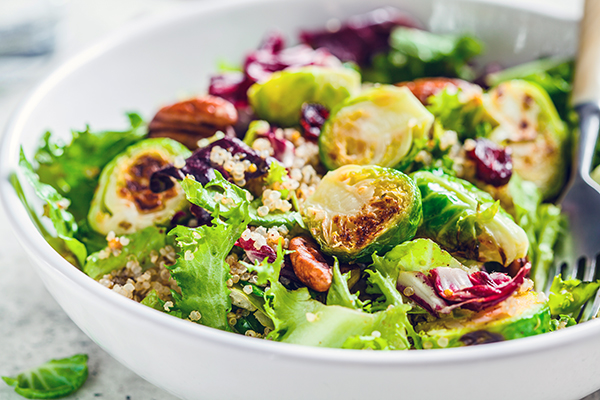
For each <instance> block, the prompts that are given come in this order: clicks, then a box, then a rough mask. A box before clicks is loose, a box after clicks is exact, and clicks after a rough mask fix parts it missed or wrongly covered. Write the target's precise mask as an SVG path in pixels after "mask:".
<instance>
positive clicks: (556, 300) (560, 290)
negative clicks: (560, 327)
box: [548, 275, 600, 317]
mask: <svg viewBox="0 0 600 400" xmlns="http://www.w3.org/2000/svg"><path fill="white" fill-rule="evenodd" d="M599 287H600V281H595V282H582V281H580V280H579V279H565V280H563V279H562V278H561V276H560V275H558V276H555V277H554V281H552V286H551V287H550V295H549V296H548V297H549V300H548V305H549V306H550V312H551V313H552V315H553V316H558V315H573V316H574V317H577V314H578V313H579V310H581V306H583V305H584V304H585V303H586V302H587V301H588V300H589V299H591V298H592V296H594V294H596V292H597V291H598V288H599Z"/></svg>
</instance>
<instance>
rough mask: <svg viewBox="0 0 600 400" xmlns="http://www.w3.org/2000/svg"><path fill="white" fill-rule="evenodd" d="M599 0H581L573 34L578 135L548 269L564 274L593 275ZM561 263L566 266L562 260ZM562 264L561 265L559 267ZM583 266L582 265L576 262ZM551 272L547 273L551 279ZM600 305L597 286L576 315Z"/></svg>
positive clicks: (597, 210)
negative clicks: (560, 242) (562, 225)
mask: <svg viewBox="0 0 600 400" xmlns="http://www.w3.org/2000/svg"><path fill="white" fill-rule="evenodd" d="M598 21H600V1H598V0H586V2H585V7H584V15H583V19H582V21H581V30H580V35H579V52H578V56H577V63H576V68H575V81H574V84H573V95H572V102H573V104H574V105H575V110H576V111H577V113H578V114H579V131H580V132H579V138H578V141H576V142H575V143H577V147H576V153H575V154H574V157H573V164H572V171H571V178H570V181H569V183H568V185H567V188H566V190H565V192H564V194H563V195H562V196H561V198H560V199H559V203H560V205H561V206H562V209H563V211H564V212H565V213H566V214H567V216H568V218H569V231H570V232H569V233H568V235H569V236H570V239H571V240H570V246H569V247H570V248H569V249H563V251H562V254H558V255H557V257H558V259H557V260H556V261H555V264H554V265H555V268H554V270H553V271H552V273H553V274H558V273H560V272H561V271H562V272H563V274H562V276H563V277H565V278H575V277H578V276H579V277H581V278H582V280H583V281H591V280H594V279H595V277H596V259H597V257H598V255H599V253H600V185H598V183H596V182H595V181H594V180H593V179H592V178H591V177H590V170H591V167H592V161H593V157H594V151H595V147H596V141H597V139H598V130H599V128H600V108H599V106H600V24H598ZM565 264H566V266H564V265H565ZM561 266H563V268H561ZM581 267H583V271H580V270H579V268H581ZM552 279H553V276H551V277H550V279H549V281H550V283H551V281H552ZM599 309H600V290H599V291H598V293H597V294H596V296H595V299H594V301H593V302H592V301H590V302H588V304H586V305H585V307H584V308H583V311H582V312H581V314H580V315H579V318H578V319H579V321H587V320H588V319H590V318H592V317H595V316H596V315H597V314H598V310H599Z"/></svg>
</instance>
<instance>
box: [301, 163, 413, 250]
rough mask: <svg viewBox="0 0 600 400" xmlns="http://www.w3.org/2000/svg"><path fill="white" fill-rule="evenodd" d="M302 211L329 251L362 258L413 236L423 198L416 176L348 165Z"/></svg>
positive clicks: (332, 173) (328, 178)
mask: <svg viewBox="0 0 600 400" xmlns="http://www.w3.org/2000/svg"><path fill="white" fill-rule="evenodd" d="M302 213H303V217H304V220H305V222H306V225H307V227H308V229H309V231H310V233H311V234H312V236H313V237H314V238H315V239H316V241H317V242H318V243H319V244H320V245H321V249H322V251H323V252H324V253H326V254H329V255H333V256H336V257H338V258H339V260H340V261H345V262H361V261H368V260H369V259H370V256H371V255H372V254H373V253H374V252H378V253H385V252H386V251H388V250H390V249H391V248H392V247H394V246H395V245H397V244H399V243H402V242H404V241H405V240H409V239H412V238H413V236H414V235H415V233H416V231H417V228H418V226H419V222H420V221H421V214H422V212H421V197H420V194H419V190H418V189H417V187H416V185H415V184H414V182H413V181H412V179H410V178H409V177H408V176H406V175H404V174H403V173H401V172H399V171H396V170H393V169H389V168H382V167H378V166H374V165H370V166H358V165H346V166H344V167H341V168H338V169H337V170H335V171H330V172H328V173H327V174H326V175H325V176H324V177H323V180H322V181H321V182H320V183H319V185H318V186H317V189H316V191H315V193H314V194H313V195H312V196H310V197H309V198H308V199H307V200H306V202H305V203H304V206H303V209H302Z"/></svg>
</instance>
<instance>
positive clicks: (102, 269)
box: [83, 226, 166, 279]
mask: <svg viewBox="0 0 600 400" xmlns="http://www.w3.org/2000/svg"><path fill="white" fill-rule="evenodd" d="M124 237H125V238H127V240H128V241H129V244H127V245H126V246H125V245H124V246H123V247H122V248H121V249H120V251H119V252H118V254H117V255H114V254H113V253H112V252H111V250H110V249H109V248H108V247H107V248H105V249H103V250H100V251H98V252H95V253H93V254H90V256H89V257H88V258H87V260H86V263H85V265H84V266H83V272H85V273H86V274H88V275H89V276H91V277H92V278H94V279H98V278H100V277H101V276H102V275H105V274H108V273H110V272H111V271H114V270H115V269H119V268H121V267H123V266H124V265H125V264H127V262H128V261H130V260H133V259H134V260H137V262H138V263H139V264H140V266H141V267H142V269H143V270H146V269H147V268H149V267H150V266H152V262H151V261H150V258H151V256H150V253H151V251H152V250H155V251H157V252H158V251H159V250H160V249H161V248H162V247H164V246H165V237H166V233H165V230H164V229H161V228H157V227H155V226H150V227H148V228H145V229H142V230H141V231H138V232H135V233H132V234H131V235H125V236H124Z"/></svg>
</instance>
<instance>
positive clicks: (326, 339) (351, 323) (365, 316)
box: [265, 282, 410, 350]
mask: <svg viewBox="0 0 600 400" xmlns="http://www.w3.org/2000/svg"><path fill="white" fill-rule="evenodd" d="M266 296H267V302H266V304H265V308H266V311H267V313H268V315H269V316H270V317H271V319H272V320H273V323H274V325H275V329H274V330H273V332H271V333H270V334H269V338H270V339H273V340H277V341H280V342H286V343H295V344H301V345H307V346H318V347H333V348H341V347H343V346H344V344H345V343H346V341H347V340H348V339H349V338H352V337H356V336H373V334H374V332H379V333H380V337H381V338H383V339H384V340H386V341H387V344H388V348H389V349H393V350H404V349H408V348H410V343H409V341H408V339H407V337H406V325H405V323H406V321H407V319H406V312H407V310H408V309H409V308H410V306H407V305H403V306H400V307H394V306H391V307H389V308H388V309H386V310H385V311H380V312H378V313H375V314H370V313H367V312H364V311H360V310H354V309H351V308H347V307H342V306H337V305H332V306H327V305H325V304H323V303H321V302H319V301H316V300H313V299H312V298H311V296H310V293H309V291H308V289H307V288H302V289H299V290H295V291H288V290H287V289H286V288H285V287H284V286H283V285H282V284H280V283H279V282H271V288H270V290H269V291H268V292H267V294H266ZM375 335H377V334H375Z"/></svg>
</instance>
